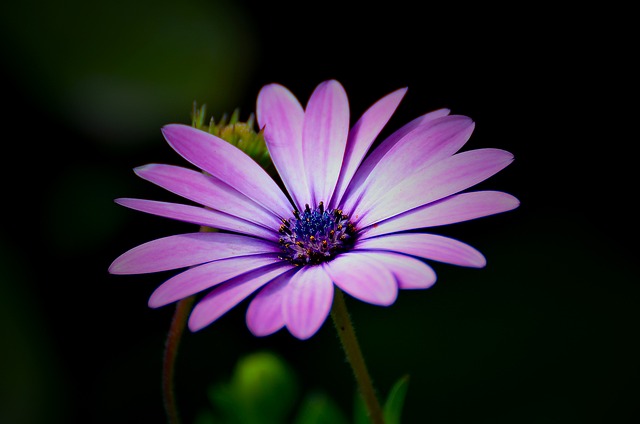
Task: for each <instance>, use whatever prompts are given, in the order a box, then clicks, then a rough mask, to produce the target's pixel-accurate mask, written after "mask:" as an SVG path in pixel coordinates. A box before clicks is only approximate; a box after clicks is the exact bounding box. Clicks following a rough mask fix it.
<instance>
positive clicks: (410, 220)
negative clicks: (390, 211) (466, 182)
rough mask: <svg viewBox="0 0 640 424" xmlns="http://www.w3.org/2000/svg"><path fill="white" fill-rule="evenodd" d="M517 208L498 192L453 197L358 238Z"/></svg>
mask: <svg viewBox="0 0 640 424" xmlns="http://www.w3.org/2000/svg"><path fill="white" fill-rule="evenodd" d="M519 204H520V202H519V201H518V199H516V198H515V197H513V196H512V195H510V194H507V193H502V192H500V191H475V192H471V193H461V194H454V195H453V196H449V197H447V198H444V199H442V200H440V201H438V202H435V203H430V204H428V205H425V206H422V207H419V208H416V209H412V210H410V211H409V212H405V213H403V214H400V215H396V216H394V217H393V218H389V219H386V220H384V221H382V222H379V223H377V224H373V225H371V226H369V227H366V228H364V229H362V230H361V231H360V237H361V238H369V237H374V236H379V235H381V234H389V233H395V232H400V231H407V230H414V229H418V228H427V227H436V226H438V225H447V224H453V223H456V222H462V221H468V220H471V219H476V218H481V217H484V216H488V215H493V214H496V213H501V212H506V211H510V210H512V209H515V208H517V207H518V205H519Z"/></svg>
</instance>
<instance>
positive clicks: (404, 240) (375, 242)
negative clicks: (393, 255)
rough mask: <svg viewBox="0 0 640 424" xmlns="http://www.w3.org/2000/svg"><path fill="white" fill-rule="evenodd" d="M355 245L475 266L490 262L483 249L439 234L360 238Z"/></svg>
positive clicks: (480, 266)
mask: <svg viewBox="0 0 640 424" xmlns="http://www.w3.org/2000/svg"><path fill="white" fill-rule="evenodd" d="M355 248H356V249H373V250H386V251H390V252H400V253H404V254H406V255H413V256H419V257H422V258H426V259H431V260H434V261H439V262H445V263H449V264H453V265H460V266H468V267H474V268H482V267H483V266H485V265H486V264H487V261H486V260H485V258H484V256H483V255H482V253H480V252H478V251H477V250H476V249H474V248H473V247H471V246H469V245H468V244H465V243H462V242H460V241H458V240H454V239H451V238H449V237H443V236H438V235H435V234H424V233H402V234H390V235H385V236H379V237H373V238H368V239H364V240H358V241H357V242H356V245H355Z"/></svg>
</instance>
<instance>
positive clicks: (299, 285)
mask: <svg viewBox="0 0 640 424" xmlns="http://www.w3.org/2000/svg"><path fill="white" fill-rule="evenodd" d="M332 303H333V282H331V279H330V278H329V275H328V274H327V273H326V271H325V269H324V266H320V265H319V266H311V267H304V268H301V269H300V270H299V271H298V272H297V273H296V274H295V275H294V276H293V277H291V281H290V282H289V287H288V288H287V291H286V295H285V298H284V301H283V310H282V312H283V316H284V321H285V323H286V325H287V328H288V329H289V331H290V332H291V334H292V335H293V336H294V337H297V338H298V339H300V340H305V339H308V338H309V337H311V336H313V335H314V334H315V333H316V332H317V331H318V330H319V329H320V327H321V326H322V324H323V323H324V321H325V320H326V319H327V316H328V315H329V311H330V310H331V304H332Z"/></svg>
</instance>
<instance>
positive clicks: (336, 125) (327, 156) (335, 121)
mask: <svg viewBox="0 0 640 424" xmlns="http://www.w3.org/2000/svg"><path fill="white" fill-rule="evenodd" d="M348 134H349V101H348V100H347V94H346V93H345V91H344V88H343V87H342V85H340V83H339V82H337V81H335V80H331V81H326V82H323V83H322V84H320V85H319V86H318V87H317V88H316V89H315V91H314V92H313V94H312V95H311V98H310V99H309V102H308V103H307V108H306V110H305V115H304V125H303V127H302V155H303V158H304V167H305V169H306V173H307V183H308V184H309V188H310V190H311V194H312V199H311V200H312V202H313V205H312V206H315V205H317V204H318V203H319V202H320V201H322V202H324V203H325V204H329V202H330V200H331V195H332V194H333V191H334V189H335V186H336V183H337V181H338V176H339V175H340V168H341V166H342V158H343V157H344V150H345V146H346V143H347V135H348Z"/></svg>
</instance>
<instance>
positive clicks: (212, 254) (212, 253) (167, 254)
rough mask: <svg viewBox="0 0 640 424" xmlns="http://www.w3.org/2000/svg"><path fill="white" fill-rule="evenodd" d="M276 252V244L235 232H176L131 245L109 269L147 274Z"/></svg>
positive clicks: (116, 272) (112, 271)
mask: <svg viewBox="0 0 640 424" xmlns="http://www.w3.org/2000/svg"><path fill="white" fill-rule="evenodd" d="M278 252H280V248H279V246H278V245H277V244H276V243H272V242H268V241H265V240H261V239H257V238H253V237H247V236H242V235H238V234H226V233H191V234H179V235H174V236H169V237H164V238H161V239H157V240H153V241H150V242H147V243H144V244H141V245H140V246H137V247H134V248H133V249H131V250H129V251H127V252H125V253H123V254H122V255H120V256H119V257H118V258H116V260H115V261H113V263H112V264H111V266H110V267H109V272H110V273H112V274H146V273H149V272H159V271H167V270H170V269H178V268H185V267H188V266H194V265H199V264H203V263H205V262H211V261H215V260H217V259H223V258H230V257H234V256H245V255H258V254H262V253H278Z"/></svg>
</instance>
